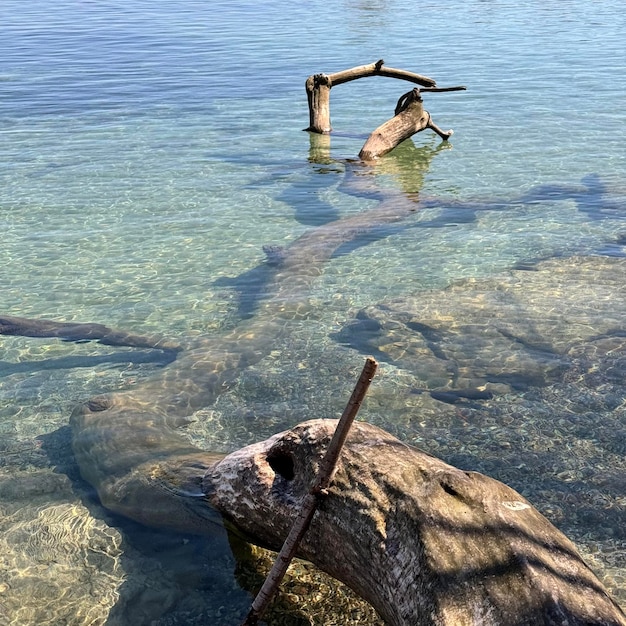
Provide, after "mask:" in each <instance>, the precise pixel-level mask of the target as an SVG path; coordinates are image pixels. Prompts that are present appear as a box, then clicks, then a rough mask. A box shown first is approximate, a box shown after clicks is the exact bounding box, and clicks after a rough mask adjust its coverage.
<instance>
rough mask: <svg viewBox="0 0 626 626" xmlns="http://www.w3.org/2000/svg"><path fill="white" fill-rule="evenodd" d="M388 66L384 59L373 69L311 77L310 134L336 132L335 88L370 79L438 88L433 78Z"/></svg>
mask: <svg viewBox="0 0 626 626" xmlns="http://www.w3.org/2000/svg"><path fill="white" fill-rule="evenodd" d="M384 63H385V62H384V61H383V60H382V59H380V60H379V61H376V62H375V63H370V64H369V65H359V66H358V67H353V68H351V69H348V70H343V71H341V72H335V73H334V74H314V75H312V76H309V77H308V78H307V80H306V83H305V87H306V93H307V99H308V103H309V127H308V128H307V129H306V130H308V131H311V132H313V133H321V134H327V133H329V132H330V131H331V130H332V127H331V124H330V90H331V88H332V87H333V86H334V85H341V84H342V83H347V82H349V81H351V80H357V79H359V78H365V77H367V76H387V77H389V78H399V79H401V80H407V81H409V82H412V83H416V84H417V85H421V86H422V87H435V85H436V83H435V81H434V80H433V79H432V78H428V77H427V76H422V75H421V74H414V73H413V72H407V71H405V70H398V69H394V68H392V67H384Z"/></svg>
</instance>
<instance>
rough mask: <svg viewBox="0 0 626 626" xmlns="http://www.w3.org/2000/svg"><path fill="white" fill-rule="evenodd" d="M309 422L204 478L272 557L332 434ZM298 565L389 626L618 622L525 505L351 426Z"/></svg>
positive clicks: (374, 431) (603, 596)
mask: <svg viewBox="0 0 626 626" xmlns="http://www.w3.org/2000/svg"><path fill="white" fill-rule="evenodd" d="M336 424H337V422H336V420H312V421H309V422H305V423H303V424H300V425H299V426H296V427H295V428H293V429H291V430H289V431H286V432H284V433H280V434H278V435H275V436H274V437H272V438H270V439H268V440H267V441H265V442H261V443H258V444H254V445H252V446H249V447H247V448H244V449H242V450H239V451H237V452H234V453H232V454H230V455H228V456H227V457H226V458H224V459H223V460H222V461H220V462H219V463H217V464H216V465H215V466H214V467H213V468H211V469H209V471H208V472H207V474H206V475H205V478H204V481H203V491H204V492H205V494H206V496H207V498H208V501H209V502H210V503H211V504H212V505H213V506H215V507H216V508H217V509H218V510H220V511H221V512H222V514H223V515H224V516H225V518H226V519H228V520H229V521H230V522H231V523H232V524H234V525H235V526H236V527H237V528H239V529H240V530H241V531H243V532H244V533H245V534H246V535H247V536H248V537H249V538H251V539H252V540H254V541H256V542H259V543H260V544H261V545H265V546H268V547H273V548H274V549H278V548H280V546H281V544H282V542H283V541H284V539H285V537H286V536H287V534H288V532H289V529H290V527H291V524H292V521H293V519H294V517H295V515H296V513H297V510H298V505H299V502H300V500H301V498H303V497H304V496H305V495H306V494H307V493H308V491H309V488H310V486H311V484H312V483H313V481H314V477H315V475H316V472H317V470H318V467H319V464H320V462H321V459H322V457H323V455H324V452H325V450H326V448H327V446H328V442H329V440H330V438H331V437H332V434H333V432H334V429H335V427H336ZM298 556H300V557H302V558H304V559H307V560H309V561H312V562H313V563H315V564H316V565H317V566H318V567H320V569H322V570H324V571H326V572H327V573H329V574H330V575H331V576H334V577H335V578H337V579H339V580H341V581H342V582H344V583H346V584H347V585H348V586H349V587H351V588H352V589H354V590H355V591H356V592H357V593H358V594H359V595H361V596H362V597H363V598H365V599H366V600H367V601H368V602H370V603H371V604H372V605H373V606H374V608H376V610H377V611H378V612H379V614H380V615H381V617H382V618H383V619H384V620H385V621H386V622H387V623H388V624H390V625H393V626H461V625H462V626H479V625H480V626H553V625H554V624H568V625H569V626H582V625H583V624H584V625H586V626H591V625H596V626H609V625H614V626H626V616H624V614H623V613H622V611H621V610H620V609H619V607H618V606H617V605H616V604H615V603H614V602H613V601H612V600H611V598H610V597H609V596H608V594H607V593H606V591H605V590H604V588H603V587H602V584H601V583H600V581H599V580H598V579H597V578H596V577H595V575H594V574H593V573H592V572H591V570H590V569H589V568H588V567H587V565H586V564H585V563H584V562H583V560H582V558H581V557H580V555H579V554H578V552H577V551H576V548H575V547H574V545H573V544H572V542H571V541H569V539H567V537H565V535H563V534H562V533H561V532H560V531H559V530H557V529H556V528H555V527H554V526H553V525H552V524H551V523H550V522H549V521H548V520H547V519H546V518H545V517H543V516H542V515H541V514H540V513H539V512H538V511H537V510H536V509H535V508H534V507H533V506H532V505H531V504H530V503H529V502H528V501H527V500H525V499H524V498H523V497H522V496H521V495H519V494H518V493H517V492H515V491H514V490H513V489H511V488H510V487H507V486H506V485H504V484H503V483H500V482H499V481H497V480H494V479H492V478H489V477H487V476H484V475H482V474H478V473H476V472H465V471H462V470H459V469H457V468H455V467H452V466H450V465H447V464H446V463H444V462H443V461H440V460H439V459H437V458H435V457H433V456H431V455H429V454H427V453H426V452H423V451H421V450H419V449H417V448H413V447H411V446H408V445H406V444H404V443H402V442H401V441H399V440H398V439H396V438H395V437H393V436H392V435H390V434H388V433H386V432H384V431H382V430H380V429H379V428H376V427H375V426H371V425H369V424H365V423H362V422H358V423H355V424H354V425H353V427H352V431H351V433H350V435H349V436H348V439H347V441H346V444H345V446H344V448H343V451H342V456H341V459H340V461H339V464H338V466H337V472H336V474H335V477H334V481H333V484H332V485H331V486H330V487H329V489H328V490H327V495H326V496H325V497H324V498H323V499H322V500H321V502H320V504H319V507H318V510H317V513H316V514H315V516H314V517H313V520H312V522H311V526H310V527H309V530H308V533H307V534H306V535H305V536H304V538H303V540H302V542H301V544H300V548H299V552H298Z"/></svg>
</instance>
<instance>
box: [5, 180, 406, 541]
mask: <svg viewBox="0 0 626 626" xmlns="http://www.w3.org/2000/svg"><path fill="white" fill-rule="evenodd" d="M416 209H417V207H416V204H415V202H413V201H412V200H410V199H408V198H406V197H405V196H404V195H403V194H394V193H391V192H390V194H389V199H388V200H385V201H382V202H380V203H379V204H378V206H376V207H374V208H373V209H370V210H368V211H365V212H363V213H359V214H356V215H351V216H348V217H345V218H343V219H340V220H336V221H334V222H331V223H329V224H325V225H323V226H318V227H317V228H313V229H311V230H310V231H308V232H306V233H304V234H303V235H301V236H300V237H299V238H298V239H297V240H296V241H294V242H293V243H292V244H291V245H290V246H289V247H287V248H286V249H285V250H284V253H283V254H282V256H281V259H280V262H279V263H277V265H276V268H275V273H274V276H273V284H272V285H271V286H269V287H268V297H267V298H266V299H264V301H263V302H262V303H261V304H260V306H259V309H258V312H257V314H256V316H255V317H253V318H251V319H248V320H244V321H242V322H241V323H240V324H239V325H237V326H236V327H235V328H234V329H232V330H229V331H227V332H226V333H224V334H220V335H215V336H206V337H199V338H197V339H194V340H191V341H187V342H181V343H178V342H175V341H172V340H168V339H163V338H161V337H151V336H148V337H143V336H141V335H134V334H129V333H124V332H120V331H116V330H111V329H109V328H107V327H105V326H102V325H100V324H91V323H86V324H70V323H62V322H54V321H51V320H29V319H25V318H20V317H10V316H0V335H2V334H6V335H22V336H26V337H56V338H61V339H65V340H70V341H89V340H97V341H99V342H101V343H106V344H107V345H117V346H123V345H127V346H134V347H152V348H158V349H161V350H169V351H171V353H172V355H174V356H175V357H176V359H175V360H174V361H173V362H172V363H171V364H170V365H168V366H167V367H166V368H164V369H163V370H161V371H159V372H158V373H156V374H155V375H153V376H152V377H150V378H148V379H147V380H145V381H143V382H142V383H141V384H138V385H135V386H133V387H132V388H130V389H128V390H124V391H119V392H115V393H109V394H104V395H98V396H93V397H92V398H90V399H88V400H87V401H86V402H84V403H82V404H81V405H80V406H78V407H77V408H76V409H75V410H74V412H73V413H72V416H71V420H70V424H71V427H72V448H73V451H74V455H75V457H76V461H77V463H78V465H79V467H80V472H81V475H82V476H83V478H84V479H85V480H87V481H88V482H89V483H90V484H91V485H93V487H94V488H95V489H96V491H97V493H98V496H99V498H100V500H101V502H102V504H103V505H104V506H105V507H106V508H108V509H110V510H112V511H115V512H116V513H120V514H122V515H124V516H126V517H129V518H131V519H133V520H135V521H138V522H140V523H142V524H146V525H149V526H157V527H162V528H168V529H172V530H176V531H179V532H189V533H197V534H212V533H214V532H220V530H219V529H218V527H221V524H220V520H219V516H218V515H216V513H215V511H213V510H212V509H211V508H210V507H207V506H206V504H205V503H204V500H203V495H202V491H201V489H200V482H201V479H202V476H203V474H204V472H205V471H207V469H208V468H209V467H210V466H211V465H212V464H213V463H215V462H216V461H217V460H219V459H220V458H222V457H223V456H224V455H223V454H220V453H216V452H207V451H204V450H201V449H199V448H196V447H195V446H193V445H191V444H190V443H189V441H188V440H187V439H186V438H185V436H184V435H183V434H182V433H181V432H180V431H179V430H178V429H179V427H181V426H184V425H186V424H188V423H189V416H190V415H192V413H193V412H194V411H197V410H198V409H201V408H203V407H207V406H211V405H212V404H213V402H215V400H216V398H217V397H218V396H219V395H220V394H221V393H223V392H224V391H225V390H226V389H227V388H228V387H229V385H230V384H231V383H232V381H233V380H235V379H236V378H237V376H238V375H239V373H240V372H241V371H242V370H243V369H244V368H246V367H248V366H250V365H253V364H255V363H258V362H259V361H260V360H261V359H262V358H263V357H265V356H266V355H267V354H269V352H270V351H271V350H272V349H273V347H274V346H275V345H276V343H277V342H278V341H279V340H280V339H281V338H282V337H283V336H284V335H285V333H286V332H288V329H289V324H288V322H289V320H291V319H294V318H299V319H302V318H304V317H306V315H307V314H308V313H309V310H310V304H309V291H310V286H311V284H312V283H313V281H315V280H316V279H317V278H318V277H319V275H320V274H321V272H322V270H323V267H324V265H325V263H326V262H327V261H328V260H329V259H330V258H331V257H332V255H333V253H334V252H335V251H336V250H337V248H339V247H340V246H341V245H342V244H345V243H346V242H350V241H352V240H353V239H355V238H356V237H359V236H362V235H363V234H364V233H366V232H368V231H369V230H373V229H377V228H380V227H381V226H382V225H386V224H393V223H396V222H399V221H402V220H404V219H406V218H408V217H409V216H410V215H412V213H413V212H414V211H415V210H416Z"/></svg>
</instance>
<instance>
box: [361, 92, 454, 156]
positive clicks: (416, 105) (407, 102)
mask: <svg viewBox="0 0 626 626" xmlns="http://www.w3.org/2000/svg"><path fill="white" fill-rule="evenodd" d="M425 128H430V129H431V130H434V131H435V132H436V133H437V134H438V135H439V136H440V137H441V138H442V139H443V140H444V141H447V140H448V139H449V138H450V137H451V135H452V131H451V130H447V131H444V130H441V129H440V128H439V127H438V126H437V125H436V124H435V123H434V122H433V121H432V119H431V117H430V113H429V112H428V111H425V110H424V106H423V104H422V96H421V95H420V90H419V89H417V88H415V89H413V90H412V91H409V92H408V93H405V94H404V95H403V96H401V98H400V99H399V100H398V104H397V105H396V110H395V114H394V117H392V118H391V119H390V120H388V121H386V122H385V123H384V124H382V125H381V126H379V127H378V128H377V129H376V130H374V131H373V132H372V133H371V134H370V136H369V137H368V138H367V141H366V142H365V144H364V145H363V148H361V152H359V158H360V159H362V160H363V161H373V160H375V159H377V158H379V157H381V156H383V155H384V154H387V153H388V152H390V151H391V150H393V149H394V148H395V147H396V146H397V145H399V144H401V143H402V142H403V141H404V140H405V139H408V138H409V137H411V135H414V134H415V133H419V132H420V131H421V130H424V129H425Z"/></svg>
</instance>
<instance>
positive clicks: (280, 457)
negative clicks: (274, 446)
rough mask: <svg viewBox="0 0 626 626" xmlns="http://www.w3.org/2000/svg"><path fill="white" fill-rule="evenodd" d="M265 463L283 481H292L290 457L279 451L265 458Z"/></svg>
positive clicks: (292, 469) (293, 473)
mask: <svg viewBox="0 0 626 626" xmlns="http://www.w3.org/2000/svg"><path fill="white" fill-rule="evenodd" d="M267 462H268V464H269V466H270V467H271V468H272V469H273V470H274V472H275V473H276V474H278V475H279V476H282V477H283V478H284V479H285V480H293V478H294V476H295V472H294V468H293V458H292V457H291V455H289V454H286V453H285V452H280V451H276V452H272V453H271V454H270V455H269V456H268V457H267Z"/></svg>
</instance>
